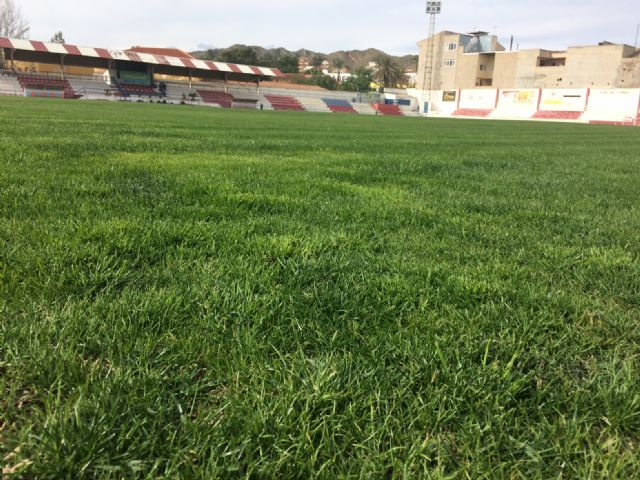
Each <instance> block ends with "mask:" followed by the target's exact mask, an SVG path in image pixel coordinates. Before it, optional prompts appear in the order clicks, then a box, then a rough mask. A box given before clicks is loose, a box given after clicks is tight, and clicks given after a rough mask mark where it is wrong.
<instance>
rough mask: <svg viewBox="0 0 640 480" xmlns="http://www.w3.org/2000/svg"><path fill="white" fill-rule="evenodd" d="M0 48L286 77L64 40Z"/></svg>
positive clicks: (2, 43) (6, 41)
mask: <svg viewBox="0 0 640 480" xmlns="http://www.w3.org/2000/svg"><path fill="white" fill-rule="evenodd" d="M0 48H10V49H14V50H27V51H32V52H42V53H58V54H61V55H76V56H81V57H93V58H104V59H106V60H125V61H130V62H140V63H148V64H151V65H169V66H174V67H182V68H191V69H194V70H207V71H210V72H211V71H213V72H226V73H239V74H244V75H256V76H262V77H282V76H284V75H283V74H282V72H280V70H278V69H277V68H267V67H255V66H251V65H237V64H235V63H223V62H211V61H208V60H197V59H195V58H178V57H167V56H164V55H152V54H150V53H138V52H131V51H127V50H108V49H105V48H90V47H78V46H75V45H67V44H61V43H50V42H38V41H35V40H20V39H15V38H5V37H0Z"/></svg>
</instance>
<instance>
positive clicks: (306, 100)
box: [296, 95, 331, 113]
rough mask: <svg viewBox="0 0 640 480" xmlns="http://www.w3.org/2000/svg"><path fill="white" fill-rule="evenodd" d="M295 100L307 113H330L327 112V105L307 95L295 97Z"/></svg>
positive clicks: (329, 111)
mask: <svg viewBox="0 0 640 480" xmlns="http://www.w3.org/2000/svg"><path fill="white" fill-rule="evenodd" d="M296 98H297V99H298V101H299V102H300V103H301V104H302V106H303V107H304V109H305V110H306V111H307V112H322V113H331V110H329V107H327V104H326V103H324V102H323V101H322V99H320V98H318V97H312V96H309V95H304V96H302V95H298V96H296Z"/></svg>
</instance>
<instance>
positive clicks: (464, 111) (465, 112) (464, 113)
mask: <svg viewBox="0 0 640 480" xmlns="http://www.w3.org/2000/svg"><path fill="white" fill-rule="evenodd" d="M492 112H493V110H485V109H478V108H460V109H458V110H456V111H455V112H453V116H454V117H488V116H489V115H491V113H492Z"/></svg>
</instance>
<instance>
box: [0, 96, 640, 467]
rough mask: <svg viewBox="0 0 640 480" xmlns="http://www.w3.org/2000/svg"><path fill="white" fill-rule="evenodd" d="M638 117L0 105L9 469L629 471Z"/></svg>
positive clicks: (636, 321) (639, 357)
mask: <svg viewBox="0 0 640 480" xmlns="http://www.w3.org/2000/svg"><path fill="white" fill-rule="evenodd" d="M639 232H640V129H633V128H628V129H625V128H615V127H607V126H585V125H567V124H549V123H544V124H543V123H526V122H522V123H510V122H473V121H455V120H418V119H396V118H382V117H364V118H362V117H356V116H339V115H320V114H315V115H314V114H297V113H296V114H287V113H272V112H245V111H228V110H224V111H223V110H215V109H205V108H193V107H179V106H175V107H174V106H160V105H136V104H126V105H125V104H102V103H91V102H62V101H48V100H30V99H9V98H7V99H2V98H0V315H1V321H0V415H1V416H0V464H1V465H2V467H3V469H4V474H5V476H7V477H9V478H10V477H11V476H14V477H17V478H74V479H76V478H143V477H146V478H156V477H164V478H225V479H228V478H264V479H267V478H300V479H311V478H327V479H329V478H354V479H355V478H361V479H368V478H382V479H401V478H469V479H482V478H509V479H512V478H513V479H515V478H527V479H530V478H567V479H568V478H592V479H596V478H621V479H622V478H624V479H631V478H638V477H640V235H639Z"/></svg>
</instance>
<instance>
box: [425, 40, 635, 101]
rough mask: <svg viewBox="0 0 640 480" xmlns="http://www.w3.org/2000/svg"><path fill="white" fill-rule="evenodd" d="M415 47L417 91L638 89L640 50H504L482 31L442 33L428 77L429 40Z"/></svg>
mask: <svg viewBox="0 0 640 480" xmlns="http://www.w3.org/2000/svg"><path fill="white" fill-rule="evenodd" d="M418 46H419V47H420V59H419V68H418V88H419V89H421V90H422V89H424V90H428V89H429V87H431V89H432V90H458V89H465V88H476V87H491V88H637V87H640V49H635V48H634V47H632V46H629V45H622V44H614V43H609V42H602V43H600V44H599V45H594V46H586V47H570V48H568V49H567V50H565V51H550V50H542V49H526V50H520V51H507V50H506V49H505V47H504V46H503V45H501V44H500V43H499V42H498V40H497V37H496V36H495V35H490V34H488V33H487V32H473V33H469V34H462V33H455V32H448V31H444V32H440V33H438V34H437V35H435V37H434V44H433V74H432V75H431V77H432V78H431V79H430V78H429V74H428V72H427V57H428V52H429V50H430V47H431V39H426V40H423V41H421V42H419V43H418ZM425 83H426V85H425Z"/></svg>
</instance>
